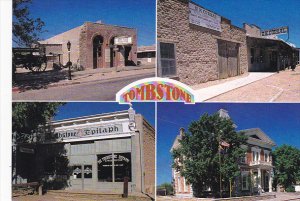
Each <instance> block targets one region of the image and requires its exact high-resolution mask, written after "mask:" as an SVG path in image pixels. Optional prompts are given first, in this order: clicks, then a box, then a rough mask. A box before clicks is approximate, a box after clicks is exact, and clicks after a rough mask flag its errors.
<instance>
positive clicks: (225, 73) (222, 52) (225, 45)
mask: <svg viewBox="0 0 300 201" xmlns="http://www.w3.org/2000/svg"><path fill="white" fill-rule="evenodd" d="M238 53H239V46H238V44H236V43H232V42H227V41H221V40H219V41H218V67H219V79H224V78H228V77H233V76H237V75H238V74H239V63H238Z"/></svg>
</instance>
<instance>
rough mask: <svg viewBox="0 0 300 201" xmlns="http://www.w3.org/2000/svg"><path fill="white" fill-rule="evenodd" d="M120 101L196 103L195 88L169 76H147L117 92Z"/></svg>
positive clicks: (117, 98)
mask: <svg viewBox="0 0 300 201" xmlns="http://www.w3.org/2000/svg"><path fill="white" fill-rule="evenodd" d="M116 101H117V102H119V103H130V102H154V101H157V102H184V103H195V98H194V90H193V89H191V88H190V87H189V86H187V85H185V84H183V83H181V82H178V81H176V80H173V79H168V78H159V77H153V78H146V79H141V80H138V81H135V82H133V83H131V84H129V85H127V86H126V87H124V88H123V89H121V90H120V91H119V92H118V93H117V94H116Z"/></svg>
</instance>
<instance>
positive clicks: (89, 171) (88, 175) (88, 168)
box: [83, 165, 93, 179]
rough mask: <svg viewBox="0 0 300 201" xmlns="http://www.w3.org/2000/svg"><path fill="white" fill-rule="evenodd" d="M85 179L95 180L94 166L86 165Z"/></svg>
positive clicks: (84, 169)
mask: <svg viewBox="0 0 300 201" xmlns="http://www.w3.org/2000/svg"><path fill="white" fill-rule="evenodd" d="M83 172H84V178H86V179H91V178H93V168H92V165H85V166H84V168H83Z"/></svg>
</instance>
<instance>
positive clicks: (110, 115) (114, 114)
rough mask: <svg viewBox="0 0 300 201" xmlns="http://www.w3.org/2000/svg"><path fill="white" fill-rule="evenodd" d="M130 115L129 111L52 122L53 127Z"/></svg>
mask: <svg viewBox="0 0 300 201" xmlns="http://www.w3.org/2000/svg"><path fill="white" fill-rule="evenodd" d="M125 115H128V111H127V110H123V111H117V112H110V113H102V114H95V115H88V116H81V117H76V118H69V119H62V120H58V121H52V122H51V124H52V125H59V124H66V123H72V122H75V121H77V122H78V121H88V120H94V119H99V118H101V119H105V118H111V117H115V116H125Z"/></svg>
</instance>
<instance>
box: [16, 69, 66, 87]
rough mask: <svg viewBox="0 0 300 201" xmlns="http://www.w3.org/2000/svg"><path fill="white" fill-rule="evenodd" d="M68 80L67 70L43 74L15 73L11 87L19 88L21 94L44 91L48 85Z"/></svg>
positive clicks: (44, 72)
mask: <svg viewBox="0 0 300 201" xmlns="http://www.w3.org/2000/svg"><path fill="white" fill-rule="evenodd" d="M66 79H68V71H67V70H49V71H43V72H22V73H16V74H15V79H14V82H13V87H17V88H19V90H20V91H21V92H23V91H26V90H31V89H36V90H37V89H45V88H48V86H49V85H50V84H53V83H57V82H59V81H61V80H66Z"/></svg>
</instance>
